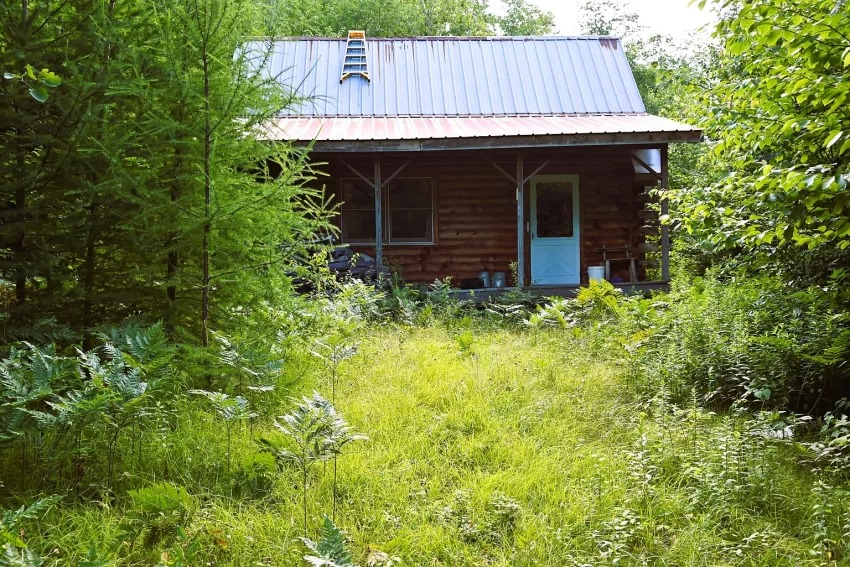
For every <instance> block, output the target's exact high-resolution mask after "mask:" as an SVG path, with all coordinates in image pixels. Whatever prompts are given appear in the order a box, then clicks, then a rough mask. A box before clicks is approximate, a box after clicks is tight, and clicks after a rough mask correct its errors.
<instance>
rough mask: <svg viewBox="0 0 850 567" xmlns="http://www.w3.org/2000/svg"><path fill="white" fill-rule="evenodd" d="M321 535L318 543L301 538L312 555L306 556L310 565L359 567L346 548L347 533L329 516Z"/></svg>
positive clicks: (323, 525) (326, 518)
mask: <svg viewBox="0 0 850 567" xmlns="http://www.w3.org/2000/svg"><path fill="white" fill-rule="evenodd" d="M319 535H320V539H319V541H317V542H316V541H313V540H311V539H309V538H306V537H303V538H301V541H303V542H304V545H305V546H307V549H309V550H310V553H312V555H305V556H304V560H305V561H306V562H307V563H308V564H310V565H313V567H357V564H356V563H354V560H353V559H352V557H351V553H349V551H348V549H347V548H346V546H345V533H343V531H342V530H340V529H339V528H338V527H337V526H336V525H335V524H334V523H333V522H332V521H331V519H330V518H328V517H327V516H325V519H324V521H323V522H322V529H321V531H320V532H319Z"/></svg>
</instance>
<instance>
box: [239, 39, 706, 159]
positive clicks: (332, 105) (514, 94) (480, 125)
mask: <svg viewBox="0 0 850 567" xmlns="http://www.w3.org/2000/svg"><path fill="white" fill-rule="evenodd" d="M247 49H249V50H250V53H252V54H253V53H256V54H258V55H260V54H262V55H261V56H259V57H257V61H262V64H263V69H264V72H266V73H268V74H269V75H270V76H273V77H276V78H277V80H278V81H280V82H281V84H283V85H286V86H287V87H289V88H292V89H294V90H295V91H296V92H297V93H298V94H299V95H300V96H302V97H304V98H305V100H304V102H303V103H302V104H300V105H299V106H296V107H293V108H291V109H288V110H287V111H285V112H283V113H281V115H280V116H279V117H278V118H277V119H275V120H274V121H272V122H271V123H269V124H267V125H266V127H265V128H264V131H263V132H261V134H260V135H261V136H262V137H264V138H266V139H273V140H292V141H295V142H299V143H313V144H314V146H313V147H314V149H315V150H316V151H323V150H324V151H382V150H387V151H388V150H428V149H431V150H439V149H452V148H454V149H461V148H488V147H517V148H519V147H533V146H539V145H587V144H660V143H668V142H695V141H699V140H700V139H701V136H702V133H701V132H700V131H699V130H698V129H696V128H694V127H692V126H689V125H687V124H681V123H677V122H674V121H672V120H668V119H666V118H660V117H658V116H651V115H648V114H646V109H645V107H644V105H643V101H642V100H641V97H640V93H639V92H638V89H637V84H636V83H635V80H634V76H633V75H632V72H631V69H630V68H629V64H628V61H627V60H626V55H625V53H624V51H623V48H622V45H621V44H620V40H619V39H617V38H612V37H596V36H588V37H552V36H544V37H466V38H464V37H448V38H446V37H428V38H398V39H369V40H368V67H369V71H368V72H369V77H370V79H371V80H366V79H365V78H362V77H350V78H348V79H346V80H345V81H342V82H340V70H341V68H342V62H343V57H344V53H345V49H346V40H344V39H331V38H297V39H272V40H256V41H254V42H252V43H250V44H249V45H248V46H247Z"/></svg>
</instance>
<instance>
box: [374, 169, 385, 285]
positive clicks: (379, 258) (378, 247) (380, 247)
mask: <svg viewBox="0 0 850 567" xmlns="http://www.w3.org/2000/svg"><path fill="white" fill-rule="evenodd" d="M383 216H384V215H383V206H382V203H381V158H375V263H376V270H375V277H376V278H377V277H380V275H381V267H382V266H383V265H384V223H383Z"/></svg>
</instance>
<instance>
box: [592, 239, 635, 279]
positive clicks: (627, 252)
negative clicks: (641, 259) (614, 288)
mask: <svg viewBox="0 0 850 567" xmlns="http://www.w3.org/2000/svg"><path fill="white" fill-rule="evenodd" d="M596 251H597V252H602V260H603V261H604V262H605V279H606V280H608V281H611V263H612V262H628V264H629V282H630V283H634V282H636V281H637V258H636V257H635V254H634V253H633V252H632V249H631V248H629V247H612V246H603V247H602V248H597V249H596Z"/></svg>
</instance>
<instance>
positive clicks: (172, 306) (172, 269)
mask: <svg viewBox="0 0 850 567" xmlns="http://www.w3.org/2000/svg"><path fill="white" fill-rule="evenodd" d="M182 166H183V157H182V155H181V154H180V149H179V148H178V149H176V150H175V151H174V182H173V183H172V184H171V204H172V205H175V204H176V203H177V201H178V200H179V199H180V182H179V181H178V179H179V176H180V169H181V167H182ZM176 245H177V233H176V232H174V233H172V234H170V235H169V236H168V242H167V246H168V256H167V258H166V265H165V281H166V282H167V287H166V288H165V296H166V298H167V305H166V308H165V309H166V311H165V317H164V319H165V328H166V331H168V332H169V333H171V332H173V331H174V327H175V319H176V317H177V313H176V312H177V283H176V279H177V262H178V260H179V258H178V255H177V250H175V249H174V247H175V246H176Z"/></svg>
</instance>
